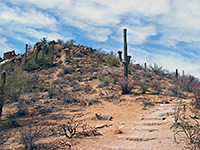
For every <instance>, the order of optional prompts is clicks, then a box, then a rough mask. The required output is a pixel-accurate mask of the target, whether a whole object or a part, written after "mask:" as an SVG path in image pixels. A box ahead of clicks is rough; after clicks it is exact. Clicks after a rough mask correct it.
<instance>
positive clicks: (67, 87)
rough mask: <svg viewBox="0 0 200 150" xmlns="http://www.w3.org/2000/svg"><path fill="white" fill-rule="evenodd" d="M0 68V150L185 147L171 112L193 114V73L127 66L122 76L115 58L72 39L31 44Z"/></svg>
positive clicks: (196, 108)
mask: <svg viewBox="0 0 200 150" xmlns="http://www.w3.org/2000/svg"><path fill="white" fill-rule="evenodd" d="M52 52H53V53H52ZM52 54H53V55H52ZM0 69H1V70H0V72H1V74H3V72H4V71H5V72H6V77H7V78H6V83H5V84H3V79H4V78H3V76H2V77H1V85H2V86H1V87H2V89H6V90H2V91H3V92H2V93H3V94H4V95H6V96H5V97H6V98H5V97H0V98H1V99H3V100H4V101H3V103H4V105H3V112H2V116H1V122H0V127H1V128H2V129H3V130H0V131H1V133H0V135H2V137H1V138H0V140H1V142H2V141H3V140H5V139H6V140H5V143H4V142H2V149H24V148H25V149H78V150H79V149H83V150H86V149H91V150H92V149H104V150H113V149H120V150H121V149H124V150H125V149H128V150H129V149H153V150H154V149H156V150H161V149H184V147H185V143H187V142H186V141H185V139H184V137H185V135H184V134H182V136H177V140H178V141H179V143H178V144H177V143H176V142H174V133H173V132H172V130H170V127H171V126H172V125H173V123H174V118H176V114H178V116H179V115H180V118H182V117H183V114H184V113H185V114H186V117H185V118H186V121H190V120H191V118H190V117H189V115H190V116H192V117H193V118H194V117H195V118H197V120H199V117H200V113H199V97H198V96H199V95H198V94H200V92H199V91H198V90H199V89H200V88H199V83H198V81H197V80H196V79H195V78H194V77H193V76H191V75H184V73H183V74H179V76H178V80H177V76H176V73H169V72H167V71H165V70H164V69H163V68H162V67H159V66H158V65H156V64H154V65H152V66H149V67H143V66H141V65H140V64H132V63H130V64H129V66H128V69H129V72H128V79H124V77H123V67H122V66H121V65H120V63H119V62H118V58H117V57H116V56H115V54H113V53H112V52H111V53H110V54H106V53H103V52H101V51H100V50H94V49H92V48H89V47H87V46H83V45H74V44H73V42H67V43H63V42H55V41H50V42H49V43H45V42H44V43H42V42H38V43H36V44H35V45H34V48H32V49H29V50H27V53H24V54H20V55H17V56H15V55H13V56H11V54H10V55H9V56H8V55H7V56H6V59H5V58H4V60H2V62H1V63H0ZM124 88H126V90H127V94H124V93H123V92H122V90H123V89H124ZM0 91H1V88H0ZM2 93H1V94H2ZM3 94H2V95H3ZM177 97H179V99H178V101H177ZM180 101H181V103H180V105H177V104H179V102H180ZM176 103H177V104H176ZM176 106H177V107H178V106H179V109H176V111H175V110H174V109H175V108H176ZM177 110H178V111H180V112H177ZM174 112H176V113H175V116H174ZM65 131H66V132H65ZM68 131H70V132H68ZM198 135H199V134H198ZM8 137H9V138H8ZM7 139H8V140H7ZM3 143H4V144H3ZM26 144H27V145H26ZM31 144H33V145H31ZM195 144H196V143H195Z"/></svg>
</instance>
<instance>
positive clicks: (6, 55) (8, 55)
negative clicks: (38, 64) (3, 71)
mask: <svg viewBox="0 0 200 150" xmlns="http://www.w3.org/2000/svg"><path fill="white" fill-rule="evenodd" d="M15 56H16V54H15V51H14V50H12V51H9V52H5V53H4V54H3V59H4V60H6V59H11V58H13V57H15Z"/></svg>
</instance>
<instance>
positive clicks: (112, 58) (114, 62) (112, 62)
mask: <svg viewBox="0 0 200 150" xmlns="http://www.w3.org/2000/svg"><path fill="white" fill-rule="evenodd" d="M105 62H106V63H107V64H109V66H111V67H117V66H118V64H119V60H118V58H117V57H116V55H115V54H114V52H113V51H111V52H110V54H107V55H106V57H105Z"/></svg>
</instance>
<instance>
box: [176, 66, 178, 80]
mask: <svg viewBox="0 0 200 150" xmlns="http://www.w3.org/2000/svg"><path fill="white" fill-rule="evenodd" d="M176 80H177V81H178V69H176Z"/></svg>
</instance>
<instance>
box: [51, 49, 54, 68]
mask: <svg viewBox="0 0 200 150" xmlns="http://www.w3.org/2000/svg"><path fill="white" fill-rule="evenodd" d="M53 51H54V47H53V46H52V47H51V66H52V65H53Z"/></svg>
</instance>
